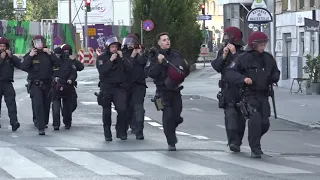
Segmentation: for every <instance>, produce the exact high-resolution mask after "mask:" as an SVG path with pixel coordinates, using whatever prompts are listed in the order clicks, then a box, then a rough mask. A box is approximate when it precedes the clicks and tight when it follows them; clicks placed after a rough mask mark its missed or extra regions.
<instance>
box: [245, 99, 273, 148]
mask: <svg viewBox="0 0 320 180" xmlns="http://www.w3.org/2000/svg"><path fill="white" fill-rule="evenodd" d="M245 99H246V101H247V103H248V105H249V111H250V112H249V122H248V132H249V137H248V140H249V145H250V148H251V150H252V151H253V152H259V150H261V144H260V140H261V137H262V136H263V135H264V134H265V133H266V132H268V130H269V127H270V120H269V117H270V104H269V101H268V97H267V96H266V95H263V94H256V93H255V94H250V95H248V96H245Z"/></svg>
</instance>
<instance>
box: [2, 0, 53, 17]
mask: <svg viewBox="0 0 320 180" xmlns="http://www.w3.org/2000/svg"><path fill="white" fill-rule="evenodd" d="M0 4H1V5H0V19H4V20H15V19H16V16H15V14H13V0H0ZM57 17H58V1H57V0H46V1H41V0H40V1H39V0H27V13H26V15H25V16H22V17H20V18H19V20H27V21H37V22H40V20H41V19H56V18H57Z"/></svg>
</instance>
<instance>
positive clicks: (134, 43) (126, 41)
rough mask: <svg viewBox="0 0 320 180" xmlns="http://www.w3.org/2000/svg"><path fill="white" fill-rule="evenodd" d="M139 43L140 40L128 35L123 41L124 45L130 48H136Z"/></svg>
mask: <svg viewBox="0 0 320 180" xmlns="http://www.w3.org/2000/svg"><path fill="white" fill-rule="evenodd" d="M138 44H139V43H138V40H137V39H136V38H133V37H126V38H124V39H123V41H122V45H124V46H125V45H126V46H127V47H128V48H135V47H136V46H137V45H138Z"/></svg>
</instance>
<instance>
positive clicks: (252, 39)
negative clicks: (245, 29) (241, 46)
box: [245, 31, 269, 51]
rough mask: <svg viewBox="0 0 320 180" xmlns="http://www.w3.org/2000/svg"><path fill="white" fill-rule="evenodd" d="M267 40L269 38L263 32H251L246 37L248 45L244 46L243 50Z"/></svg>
mask: <svg viewBox="0 0 320 180" xmlns="http://www.w3.org/2000/svg"><path fill="white" fill-rule="evenodd" d="M268 41H269V38H268V36H267V35H266V34H265V33H264V32H260V31H255V32H252V33H251V34H250V36H249V37H248V45H247V46H246V47H245V51H251V50H252V49H253V48H254V47H255V46H257V45H258V44H260V43H267V42H268Z"/></svg>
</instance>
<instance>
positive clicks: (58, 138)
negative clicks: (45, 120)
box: [0, 68, 320, 180]
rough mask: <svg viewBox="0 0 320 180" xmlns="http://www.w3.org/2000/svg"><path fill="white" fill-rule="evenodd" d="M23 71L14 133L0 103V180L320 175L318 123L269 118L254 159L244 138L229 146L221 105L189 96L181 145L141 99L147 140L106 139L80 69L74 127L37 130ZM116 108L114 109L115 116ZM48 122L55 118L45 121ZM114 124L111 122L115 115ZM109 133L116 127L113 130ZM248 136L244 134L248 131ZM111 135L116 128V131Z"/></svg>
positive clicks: (91, 84)
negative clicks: (173, 146) (171, 145)
mask: <svg viewBox="0 0 320 180" xmlns="http://www.w3.org/2000/svg"><path fill="white" fill-rule="evenodd" d="M25 77H26V76H25V73H23V72H20V71H17V73H16V81H15V85H14V86H15V88H16V93H17V98H16V100H17V104H18V118H19V121H20V122H21V125H22V126H21V128H20V129H19V130H18V131H17V132H15V133H13V132H11V127H10V126H9V120H8V117H7V110H6V106H5V103H3V104H2V110H1V112H2V117H1V124H2V128H1V129H0V179H1V180H2V179H5V180H7V179H8V180H10V179H31V180H33V179H43V180H48V179H61V180H69V179H70V180H98V179H103V180H109V179H110V180H111V179H112V180H167V179H175V180H239V179H245V180H271V179H272V180H316V179H317V180H318V179H319V177H320V169H319V166H320V161H319V156H320V153H319V150H320V141H319V140H317V139H318V137H319V131H318V130H308V129H305V128H304V127H301V126H299V125H295V124H290V123H288V122H286V121H282V120H275V119H272V120H271V128H270V131H269V132H268V133H267V134H266V135H265V136H264V137H263V140H262V147H263V149H264V151H265V155H264V156H263V158H262V159H258V160H257V159H251V158H250V149H249V148H248V143H247V140H246V139H245V140H244V145H243V146H242V152H241V153H238V154H235V153H231V152H229V150H228V147H227V146H226V142H225V140H226V137H225V129H224V122H223V111H222V110H221V109H218V108H217V103H216V102H215V101H212V100H208V99H199V98H196V96H194V97H190V96H186V97H184V99H183V102H184V110H183V116H184V123H183V124H182V125H181V126H179V128H178V134H179V135H178V139H179V143H178V144H177V148H178V151H176V152H168V151H167V150H166V149H167V144H166V140H165V136H164V134H163V132H162V125H161V124H162V123H161V114H160V112H158V111H156V110H155V107H154V106H153V104H152V103H151V102H150V97H151V95H152V94H148V96H147V97H146V101H145V109H146V117H145V138H146V139H145V140H144V141H137V140H135V136H134V135H129V138H128V140H127V141H121V140H118V139H116V138H114V141H112V142H105V141H104V138H103V129H102V126H101V125H102V123H101V111H102V109H101V107H100V106H98V105H97V103H96V98H95V96H94V95H93V93H94V92H95V91H97V90H98V88H97V83H98V80H97V77H98V76H97V71H96V70H95V69H94V68H86V70H84V71H83V72H81V73H80V74H79V86H78V89H77V91H78V95H79V100H78V109H77V110H76V111H75V113H74V120H73V127H72V128H71V130H65V129H63V128H61V130H60V131H58V132H57V131H53V128H52V126H51V125H50V126H49V128H48V129H47V131H46V134H47V135H46V136H39V135H37V130H36V129H35V128H34V127H33V124H32V112H31V108H30V99H29V96H28V94H27V93H26V90H25V87H24V84H25V83H26V80H25ZM115 115H116V113H115V112H114V113H113V119H115ZM50 122H52V121H51V120H50ZM114 123H115V121H114ZM113 132H115V131H114V129H113ZM246 136H247V135H246ZM114 137H115V135H114Z"/></svg>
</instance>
